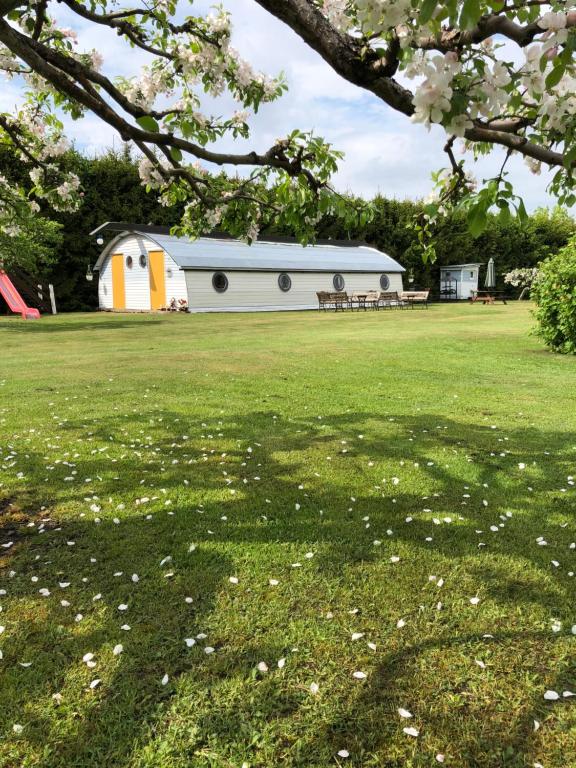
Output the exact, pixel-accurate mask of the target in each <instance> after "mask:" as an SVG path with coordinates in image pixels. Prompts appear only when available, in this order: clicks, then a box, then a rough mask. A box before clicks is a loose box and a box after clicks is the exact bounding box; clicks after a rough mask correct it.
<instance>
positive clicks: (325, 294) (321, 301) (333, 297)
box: [316, 291, 351, 312]
mask: <svg viewBox="0 0 576 768" xmlns="http://www.w3.org/2000/svg"><path fill="white" fill-rule="evenodd" d="M316 296H317V297H318V310H321V309H324V310H326V309H334V310H336V312H337V311H338V310H339V309H341V310H344V309H348V307H350V306H351V304H350V299H349V298H348V294H347V293H346V292H345V291H339V292H337V293H330V292H329V291H316Z"/></svg>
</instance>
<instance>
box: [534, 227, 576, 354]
mask: <svg viewBox="0 0 576 768" xmlns="http://www.w3.org/2000/svg"><path fill="white" fill-rule="evenodd" d="M532 298H533V299H534V301H535V302H536V305H537V308H536V311H535V315H536V319H537V320H538V329H537V334H538V335H539V336H540V337H541V338H542V339H544V342H545V344H546V345H547V346H549V347H550V348H551V349H553V350H554V351H555V352H562V353H563V354H573V355H574V354H576V237H573V238H572V239H571V240H570V241H569V243H568V245H566V246H565V247H564V248H562V250H561V251H559V252H558V253H557V254H556V256H552V257H551V258H549V259H546V260H545V261H543V262H542V263H541V264H540V275H539V278H538V280H537V281H536V284H535V285H534V287H533V288H532Z"/></svg>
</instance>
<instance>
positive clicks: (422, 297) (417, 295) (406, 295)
mask: <svg viewBox="0 0 576 768" xmlns="http://www.w3.org/2000/svg"><path fill="white" fill-rule="evenodd" d="M429 295H430V291H402V293H401V294H400V298H401V299H402V301H404V302H405V303H406V304H409V305H410V306H411V307H412V309H414V307H415V306H416V304H419V305H420V306H423V307H426V309H428V296H429Z"/></svg>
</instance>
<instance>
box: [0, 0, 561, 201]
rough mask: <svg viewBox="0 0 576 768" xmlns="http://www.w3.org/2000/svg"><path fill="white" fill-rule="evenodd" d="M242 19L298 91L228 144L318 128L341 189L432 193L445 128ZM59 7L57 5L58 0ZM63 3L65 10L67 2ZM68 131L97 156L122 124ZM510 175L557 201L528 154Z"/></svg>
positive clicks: (119, 49)
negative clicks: (418, 118)
mask: <svg viewBox="0 0 576 768" xmlns="http://www.w3.org/2000/svg"><path fill="white" fill-rule="evenodd" d="M223 4H224V6H225V7H227V8H228V9H229V10H230V11H231V13H232V18H233V23H234V32H233V45H234V46H235V47H236V48H237V49H238V50H239V51H240V53H241V54H242V56H243V57H244V58H245V59H247V60H249V61H250V62H251V63H252V65H253V66H254V67H256V68H257V69H260V70H262V71H264V72H266V73H268V74H270V75H274V74H277V73H279V72H280V71H283V72H284V73H285V75H286V78H287V81H288V86H289V91H288V93H287V94H286V95H285V96H283V97H282V98H281V99H280V100H278V101H276V102H274V103H272V104H265V105H264V106H263V107H262V108H261V110H260V111H259V113H258V115H256V116H254V117H253V118H252V119H251V121H250V124H251V128H252V135H251V138H250V139H249V140H248V141H236V142H234V144H232V143H231V141H232V140H227V141H225V142H224V143H222V144H221V145H220V148H222V149H229V148H232V147H234V149H235V151H245V150H248V149H250V150H251V149H256V150H257V151H264V150H266V149H268V148H269V147H270V146H272V144H273V143H274V141H275V140H276V139H277V138H280V137H282V136H285V135H286V134H287V133H289V132H290V130H293V129H294V128H299V129H301V130H313V131H314V132H315V133H316V134H318V135H320V136H322V137H324V138H325V139H326V140H327V141H330V142H331V143H332V144H333V145H334V146H335V147H336V148H337V149H339V150H341V151H343V152H344V153H345V158H344V160H343V161H342V162H341V165H340V170H339V172H338V174H337V175H336V177H335V178H334V185H335V186H336V188H337V189H338V190H339V191H342V192H344V191H348V192H352V193H353V194H356V195H361V196H363V197H365V198H370V197H372V196H374V195H375V194H377V193H381V194H383V195H385V196H386V197H394V198H397V199H400V200H402V199H406V198H411V199H416V198H423V197H426V196H427V195H428V194H429V193H430V191H431V189H432V182H431V178H430V175H431V173H432V171H434V170H437V169H438V168H442V167H444V166H446V164H447V162H446V161H447V158H446V156H445V154H444V153H443V151H442V147H443V145H444V142H445V134H444V131H443V130H442V129H441V128H439V127H434V128H432V130H430V131H428V130H427V129H426V128H425V127H423V126H421V125H417V124H412V123H411V122H410V121H409V119H408V118H406V117H405V116H404V115H400V114H398V113H396V112H394V111H393V110H392V109H391V108H389V107H388V106H387V105H386V104H384V102H382V101H381V100H380V99H378V98H377V97H376V96H373V95H372V94H370V93H368V92H367V91H364V90H362V89H360V88H358V87H356V86H353V85H351V84H350V83H348V82H347V81H345V80H344V79H342V78H341V77H340V76H339V75H337V74H336V73H335V72H334V71H333V70H332V69H331V68H330V67H329V66H328V65H327V64H326V63H325V62H324V61H323V60H322V59H321V57H320V56H319V55H318V54H316V53H315V52H314V51H313V50H312V49H311V48H309V47H308V46H307V45H306V44H305V43H304V42H303V41H302V40H301V39H300V38H299V37H298V36H297V35H296V34H295V33H294V32H292V30H290V29H289V28H288V27H287V26H286V25H284V24H282V23H281V22H279V21H277V20H276V19H275V18H274V17H273V16H271V15H270V14H269V13H267V12H266V11H264V10H262V9H261V8H260V6H259V5H258V4H257V3H256V2H255V1H254V0H225V2H224V3H223ZM51 5H53V4H52V3H51ZM210 5H212V3H211V2H207V1H206V0H197V2H194V3H190V2H186V1H185V0H184V2H181V9H182V13H187V14H189V13H194V14H199V13H201V12H202V11H205V10H207V9H209V7H210ZM60 8H61V6H60ZM58 19H59V22H60V23H61V25H63V26H71V27H73V28H74V29H75V30H76V31H77V32H78V34H79V45H78V49H79V50H83V49H88V50H89V49H92V48H96V49H97V50H99V51H100V53H101V54H102V56H103V57H104V61H105V65H104V71H105V72H106V74H108V75H109V76H110V75H123V76H130V75H133V74H137V72H138V70H139V68H140V67H141V66H142V65H143V64H144V63H145V62H146V54H144V53H143V52H140V51H137V50H133V49H130V48H128V47H127V46H126V45H125V44H124V43H123V42H122V41H121V40H120V39H119V38H118V37H117V36H116V35H114V34H107V31H106V30H103V29H102V28H101V27H100V28H97V29H93V28H91V25H90V24H89V23H86V22H83V21H81V20H80V19H78V17H76V16H74V17H72V15H71V14H70V12H69V11H67V10H64V11H62V10H59V11H58ZM2 86H3V87H2V88H1V89H0V110H7V111H8V110H10V109H11V108H12V107H13V105H14V103H15V102H17V101H18V89H19V86H18V83H17V82H16V81H12V82H11V83H8V84H7V85H6V86H5V87H4V84H2ZM237 108H238V106H237V104H235V103H234V102H233V100H232V99H231V98H228V97H223V98H220V99H218V101H217V103H216V104H215V105H213V111H214V112H215V113H216V114H223V115H225V114H232V113H233V112H234V111H235V110H236V109H237ZM66 129H67V135H68V137H69V138H71V139H73V140H74V142H75V145H76V147H77V148H78V149H80V150H83V151H85V152H87V153H89V154H93V153H100V152H102V151H104V150H105V149H106V148H108V147H110V146H113V145H115V146H116V147H118V146H119V145H120V140H119V138H118V137H117V136H114V131H113V129H111V128H109V127H108V126H106V125H104V124H102V123H101V122H100V121H99V120H98V118H96V117H93V116H88V117H86V118H85V119H83V120H81V121H77V122H72V121H69V124H67V126H66ZM503 158H504V154H503V152H502V151H501V150H496V152H495V153H494V154H493V155H492V156H491V157H490V158H487V159H486V158H485V159H482V161H480V162H479V163H478V164H474V163H473V162H472V161H471V162H470V169H471V170H472V172H473V173H474V175H475V176H476V178H477V179H478V180H479V181H480V182H481V181H482V180H483V179H485V178H490V177H491V176H494V175H496V173H497V172H498V170H499V168H500V165H501V163H502V160H503ZM507 168H508V170H509V172H510V175H509V179H510V180H511V181H512V182H513V183H514V185H515V188H516V191H517V192H518V193H519V194H520V195H521V196H522V197H523V198H524V201H525V203H526V206H527V208H528V209H529V210H533V209H534V208H537V207H539V206H542V205H548V206H549V205H553V202H554V201H553V199H552V198H551V197H550V196H549V195H548V194H547V193H546V186H547V184H548V182H549V178H550V174H549V173H548V172H544V171H543V172H542V174H541V175H540V176H535V175H533V174H532V173H531V172H530V171H529V170H528V168H527V167H526V166H525V164H524V162H523V161H522V159H521V158H520V157H512V158H511V159H510V161H509V163H508V166H507Z"/></svg>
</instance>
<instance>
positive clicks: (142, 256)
mask: <svg viewBox="0 0 576 768" xmlns="http://www.w3.org/2000/svg"><path fill="white" fill-rule="evenodd" d="M140 266H141V267H142V269H144V268H145V267H146V254H145V253H141V254H140Z"/></svg>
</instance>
